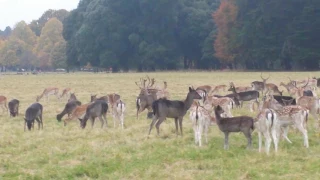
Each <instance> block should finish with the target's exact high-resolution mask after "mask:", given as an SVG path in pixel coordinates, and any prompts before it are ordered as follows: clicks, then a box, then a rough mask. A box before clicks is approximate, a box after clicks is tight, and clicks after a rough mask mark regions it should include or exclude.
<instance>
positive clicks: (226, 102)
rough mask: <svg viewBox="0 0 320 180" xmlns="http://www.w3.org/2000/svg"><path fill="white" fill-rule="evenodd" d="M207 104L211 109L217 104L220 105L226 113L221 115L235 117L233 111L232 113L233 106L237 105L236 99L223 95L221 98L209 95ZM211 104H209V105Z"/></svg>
mask: <svg viewBox="0 0 320 180" xmlns="http://www.w3.org/2000/svg"><path fill="white" fill-rule="evenodd" d="M204 104H205V105H206V107H210V106H211V109H212V108H213V107H214V106H215V107H216V106H218V105H219V106H220V107H221V108H222V109H223V111H224V113H223V115H221V116H222V117H233V115H232V113H231V109H233V107H235V103H234V101H233V100H232V99H231V98H229V97H221V98H217V97H214V96H208V97H207V98H206V101H205V103H204ZM207 105H209V106H207Z"/></svg>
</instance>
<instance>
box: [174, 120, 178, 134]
mask: <svg viewBox="0 0 320 180" xmlns="http://www.w3.org/2000/svg"><path fill="white" fill-rule="evenodd" d="M174 124H175V125H176V134H177V135H178V134H179V133H178V132H179V130H178V118H174Z"/></svg>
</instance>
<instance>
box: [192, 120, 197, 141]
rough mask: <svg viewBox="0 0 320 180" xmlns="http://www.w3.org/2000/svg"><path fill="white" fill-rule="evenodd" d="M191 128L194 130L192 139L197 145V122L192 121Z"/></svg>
mask: <svg viewBox="0 0 320 180" xmlns="http://www.w3.org/2000/svg"><path fill="white" fill-rule="evenodd" d="M192 128H193V132H194V141H195V144H196V145H197V144H198V133H197V124H196V122H194V121H193V123H192Z"/></svg>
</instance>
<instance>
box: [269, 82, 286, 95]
mask: <svg viewBox="0 0 320 180" xmlns="http://www.w3.org/2000/svg"><path fill="white" fill-rule="evenodd" d="M265 90H267V91H269V92H272V94H279V95H280V96H282V92H283V91H280V90H279V88H278V86H277V85H275V84H273V83H266V85H265Z"/></svg>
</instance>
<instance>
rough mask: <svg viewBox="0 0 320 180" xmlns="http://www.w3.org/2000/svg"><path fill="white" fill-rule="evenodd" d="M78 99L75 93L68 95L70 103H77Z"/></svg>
mask: <svg viewBox="0 0 320 180" xmlns="http://www.w3.org/2000/svg"><path fill="white" fill-rule="evenodd" d="M77 100H78V99H77V97H76V94H75V93H71V94H70V97H69V99H68V102H70V101H77Z"/></svg>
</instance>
